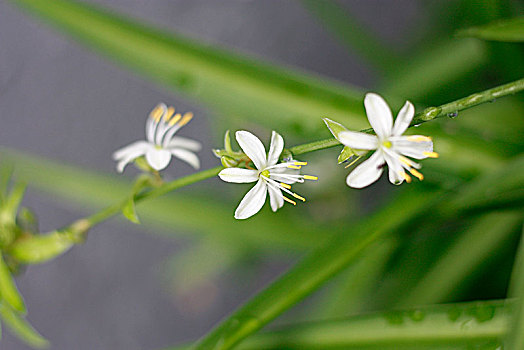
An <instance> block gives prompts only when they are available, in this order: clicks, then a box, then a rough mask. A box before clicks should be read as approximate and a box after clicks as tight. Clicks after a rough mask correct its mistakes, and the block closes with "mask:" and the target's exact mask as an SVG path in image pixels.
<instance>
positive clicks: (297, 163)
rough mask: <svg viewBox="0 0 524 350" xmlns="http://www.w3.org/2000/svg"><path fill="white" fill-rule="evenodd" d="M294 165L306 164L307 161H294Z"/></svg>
mask: <svg viewBox="0 0 524 350" xmlns="http://www.w3.org/2000/svg"><path fill="white" fill-rule="evenodd" d="M294 163H295V165H307V162H294Z"/></svg>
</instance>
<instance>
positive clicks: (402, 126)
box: [391, 101, 415, 136]
mask: <svg viewBox="0 0 524 350" xmlns="http://www.w3.org/2000/svg"><path fill="white" fill-rule="evenodd" d="M414 115H415V107H413V104H412V103H411V102H409V101H406V103H405V104H404V107H402V109H401V110H400V112H398V115H397V119H396V120H395V125H393V132H392V133H391V134H392V135H393V136H400V135H402V134H403V133H404V131H406V129H407V128H408V126H409V123H411V121H412V120H413V116H414Z"/></svg>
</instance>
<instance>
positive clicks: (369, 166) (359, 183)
mask: <svg viewBox="0 0 524 350" xmlns="http://www.w3.org/2000/svg"><path fill="white" fill-rule="evenodd" d="M384 162H385V160H384V156H383V155H382V152H381V151H377V152H375V153H373V154H372V155H371V157H369V158H368V159H367V160H366V161H365V162H363V163H362V164H360V165H359V166H357V167H356V168H355V170H353V171H352V172H351V173H350V174H349V175H348V177H347V178H346V183H347V185H348V186H349V187H353V188H363V187H366V186H368V185H370V184H372V183H373V182H375V181H377V180H378V178H379V177H380V175H382V171H383V166H384Z"/></svg>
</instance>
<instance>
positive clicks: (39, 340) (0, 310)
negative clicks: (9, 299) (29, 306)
mask: <svg viewBox="0 0 524 350" xmlns="http://www.w3.org/2000/svg"><path fill="white" fill-rule="evenodd" d="M0 317H1V318H2V321H4V324H5V325H6V326H7V327H9V329H10V330H11V331H12V332H13V333H14V334H16V336H17V337H18V338H20V339H21V340H23V341H24V342H26V343H27V344H29V345H31V346H32V347H34V348H37V349H44V348H48V347H49V342H48V341H47V339H45V338H44V337H42V336H41V335H40V334H39V333H38V332H37V331H36V330H34V329H33V327H31V325H30V324H29V323H28V322H27V321H26V320H25V319H24V318H23V317H22V316H20V315H19V314H18V313H17V312H16V311H14V310H12V309H11V308H10V307H9V306H8V305H6V304H5V303H3V302H0Z"/></svg>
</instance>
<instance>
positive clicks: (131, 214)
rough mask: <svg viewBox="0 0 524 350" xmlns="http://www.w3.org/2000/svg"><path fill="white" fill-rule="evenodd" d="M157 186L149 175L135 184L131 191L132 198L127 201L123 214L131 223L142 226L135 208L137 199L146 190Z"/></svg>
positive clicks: (142, 177)
mask: <svg viewBox="0 0 524 350" xmlns="http://www.w3.org/2000/svg"><path fill="white" fill-rule="evenodd" d="M154 185H155V183H154V181H153V179H152V178H151V176H150V175H148V174H143V175H141V176H139V177H138V179H137V180H136V182H135V184H134V185H133V190H132V191H131V196H130V197H129V199H128V200H127V202H126V204H125V205H124V207H123V208H122V214H124V216H125V217H126V218H127V219H128V220H129V221H131V222H133V223H135V224H140V219H139V218H138V215H137V213H136V206H135V197H136V196H137V195H138V194H139V193H140V192H141V191H142V190H144V189H146V188H148V187H153V186H154Z"/></svg>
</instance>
